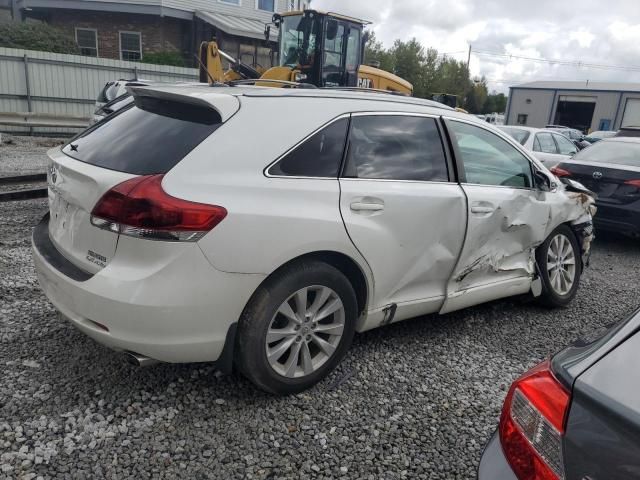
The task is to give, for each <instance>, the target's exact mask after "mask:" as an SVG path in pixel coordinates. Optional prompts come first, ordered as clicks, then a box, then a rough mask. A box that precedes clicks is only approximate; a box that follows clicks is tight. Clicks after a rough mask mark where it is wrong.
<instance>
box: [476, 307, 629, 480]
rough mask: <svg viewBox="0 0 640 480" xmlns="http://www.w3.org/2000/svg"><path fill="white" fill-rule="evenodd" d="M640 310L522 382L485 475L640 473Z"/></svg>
mask: <svg viewBox="0 0 640 480" xmlns="http://www.w3.org/2000/svg"><path fill="white" fill-rule="evenodd" d="M638 352H640V310H638V311H636V312H635V313H634V314H633V315H631V316H630V317H629V318H628V319H626V320H625V321H623V322H621V323H619V324H618V325H616V326H614V327H613V328H610V329H609V330H607V331H606V332H605V333H604V335H602V336H600V337H599V338H597V339H596V340H590V339H583V340H579V341H578V342H576V343H575V344H574V345H572V346H570V347H568V348H567V349H565V350H563V351H561V352H560V353H558V354H556V355H555V356H554V357H553V358H552V359H551V360H550V361H546V362H544V363H542V364H540V365H538V366H537V367H535V368H533V369H532V370H530V371H529V372H527V373H525V374H524V375H523V376H522V377H520V378H519V379H518V380H516V381H515V382H514V383H513V385H512V386H511V388H510V390H509V393H508V394H507V397H506V400H505V402H504V406H503V409H502V415H501V417H500V426H499V428H498V431H497V432H496V433H495V435H494V436H493V438H492V439H491V440H490V441H489V443H488V445H487V447H486V448H485V451H484V453H483V455H482V459H481V461H480V466H479V469H478V479H479V480H585V479H590V480H622V479H634V478H640V394H639V391H640V390H639V388H640V368H638V356H639V354H638Z"/></svg>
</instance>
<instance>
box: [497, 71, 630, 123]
mask: <svg viewBox="0 0 640 480" xmlns="http://www.w3.org/2000/svg"><path fill="white" fill-rule="evenodd" d="M505 123H506V124H507V125H526V126H529V127H544V126H546V125H549V124H554V125H566V126H568V127H572V128H577V129H578V130H582V131H583V132H585V133H587V132H589V131H595V130H618V129H619V128H620V127H626V126H640V84H638V83H592V82H531V83H524V84H522V85H517V86H514V87H511V88H510V94H509V102H508V105H507V111H506V114H505Z"/></svg>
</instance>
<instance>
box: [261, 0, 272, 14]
mask: <svg viewBox="0 0 640 480" xmlns="http://www.w3.org/2000/svg"><path fill="white" fill-rule="evenodd" d="M256 8H257V9H258V10H266V11H267V12H275V11H276V0H256Z"/></svg>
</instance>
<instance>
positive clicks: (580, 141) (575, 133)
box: [546, 125, 591, 150]
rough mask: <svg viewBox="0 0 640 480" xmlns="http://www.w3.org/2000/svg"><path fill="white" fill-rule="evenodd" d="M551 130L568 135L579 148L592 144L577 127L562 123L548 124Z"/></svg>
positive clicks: (582, 148)
mask: <svg viewBox="0 0 640 480" xmlns="http://www.w3.org/2000/svg"><path fill="white" fill-rule="evenodd" d="M546 128H547V129H549V130H555V131H557V132H558V133H561V134H562V135H564V136H565V137H567V138H568V139H569V140H571V142H572V143H573V144H574V145H575V146H576V147H578V150H584V149H585V148H587V147H588V146H590V145H591V144H590V143H589V142H587V141H586V140H585V139H584V133H582V132H581V131H580V130H578V129H576V128H569V127H563V126H561V125H547V127H546Z"/></svg>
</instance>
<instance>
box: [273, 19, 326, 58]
mask: <svg viewBox="0 0 640 480" xmlns="http://www.w3.org/2000/svg"><path fill="white" fill-rule="evenodd" d="M317 23H318V22H317V21H316V20H315V19H314V18H311V17H309V16H303V15H287V16H285V17H282V24H281V25H280V36H281V37H280V56H279V58H280V66H289V67H296V66H298V65H301V66H305V65H311V63H312V59H313V56H314V55H313V54H314V50H315V48H316V31H317Z"/></svg>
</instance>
